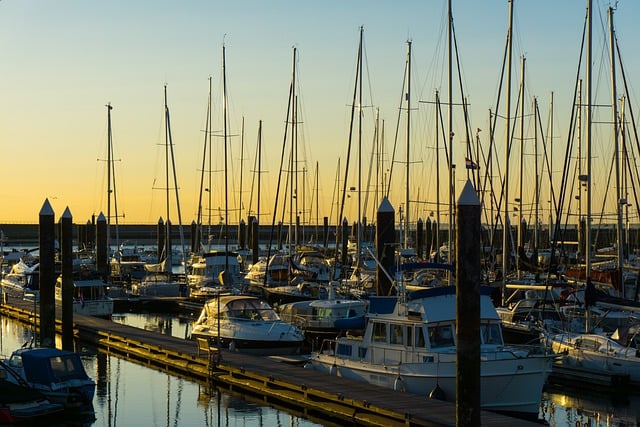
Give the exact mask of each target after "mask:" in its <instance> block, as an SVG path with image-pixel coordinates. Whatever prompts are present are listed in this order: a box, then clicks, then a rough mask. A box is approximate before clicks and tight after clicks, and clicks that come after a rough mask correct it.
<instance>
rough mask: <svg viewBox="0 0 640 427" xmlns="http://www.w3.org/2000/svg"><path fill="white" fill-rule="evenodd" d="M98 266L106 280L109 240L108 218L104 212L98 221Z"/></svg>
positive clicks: (107, 274)
mask: <svg viewBox="0 0 640 427" xmlns="http://www.w3.org/2000/svg"><path fill="white" fill-rule="evenodd" d="M96 268H97V269H98V271H99V272H100V277H101V278H102V280H104V281H105V282H106V281H108V278H109V242H107V218H106V217H105V216H104V214H103V213H102V212H100V215H98V219H97V221H96Z"/></svg>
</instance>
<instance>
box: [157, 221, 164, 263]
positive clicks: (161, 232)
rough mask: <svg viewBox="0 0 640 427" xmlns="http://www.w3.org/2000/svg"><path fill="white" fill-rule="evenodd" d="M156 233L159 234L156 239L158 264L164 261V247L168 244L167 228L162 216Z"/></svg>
mask: <svg viewBox="0 0 640 427" xmlns="http://www.w3.org/2000/svg"><path fill="white" fill-rule="evenodd" d="M156 234H157V240H156V242H157V243H156V245H157V248H158V264H160V263H161V262H162V256H163V255H164V247H165V244H166V241H165V238H166V236H165V228H164V220H163V219H162V217H160V218H159V219H158V225H157V228H156Z"/></svg>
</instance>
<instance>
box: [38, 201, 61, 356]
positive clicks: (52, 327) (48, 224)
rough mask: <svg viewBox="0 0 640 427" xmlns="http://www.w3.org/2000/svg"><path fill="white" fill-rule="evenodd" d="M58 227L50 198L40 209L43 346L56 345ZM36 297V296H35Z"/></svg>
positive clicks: (41, 339)
mask: <svg viewBox="0 0 640 427" xmlns="http://www.w3.org/2000/svg"><path fill="white" fill-rule="evenodd" d="M55 230H56V227H55V219H54V212H53V208H52V207H51V204H50V203H49V199H46V200H45V201H44V204H43V205H42V209H40V217H39V240H40V344H41V345H42V346H43V347H53V346H55V337H56V305H55V298H54V287H55V283H56V276H55V240H56V231H55ZM34 298H35V296H34Z"/></svg>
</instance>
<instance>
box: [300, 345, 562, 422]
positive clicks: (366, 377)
mask: <svg viewBox="0 0 640 427" xmlns="http://www.w3.org/2000/svg"><path fill="white" fill-rule="evenodd" d="M424 357H425V358H427V360H431V359H433V360H434V361H433V362H425V363H402V364H398V365H386V366H383V365H378V364H371V363H363V362H360V361H357V360H345V359H342V358H335V357H333V356H331V355H326V354H318V355H316V356H315V357H314V358H313V359H311V365H312V367H313V368H314V369H316V370H318V371H321V372H324V373H327V374H330V375H336V376H339V377H343V378H348V379H352V380H356V381H364V382H367V383H369V384H375V385H377V386H381V387H385V388H390V389H393V390H396V391H401V392H408V393H414V394H418V395H421V396H425V397H428V396H429V394H430V393H431V392H432V391H433V390H434V389H435V388H436V386H439V388H440V389H441V390H442V391H443V392H444V397H445V400H448V401H455V397H456V360H455V359H456V355H455V353H452V354H448V355H443V354H437V353H436V354H431V355H430V356H424ZM438 359H440V360H439V361H438ZM549 369H550V365H549V358H547V357H539V358H526V359H512V360H508V361H506V360H492V361H483V362H482V365H481V379H480V388H481V391H480V405H481V407H482V408H483V409H487V410H494V411H501V412H510V413H521V414H537V413H538V411H539V409H540V395H541V392H542V388H543V386H544V382H545V379H546V377H547V373H548V372H549Z"/></svg>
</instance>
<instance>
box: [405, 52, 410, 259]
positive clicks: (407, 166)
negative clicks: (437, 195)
mask: <svg viewBox="0 0 640 427" xmlns="http://www.w3.org/2000/svg"><path fill="white" fill-rule="evenodd" d="M406 100H407V163H406V166H405V167H406V174H407V177H406V192H405V212H404V247H405V248H408V247H409V224H410V216H411V209H410V208H409V182H410V178H409V171H410V167H409V166H410V163H409V162H410V159H411V157H410V156H409V153H410V150H411V144H410V142H411V133H410V131H411V40H408V41H407V93H406Z"/></svg>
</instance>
